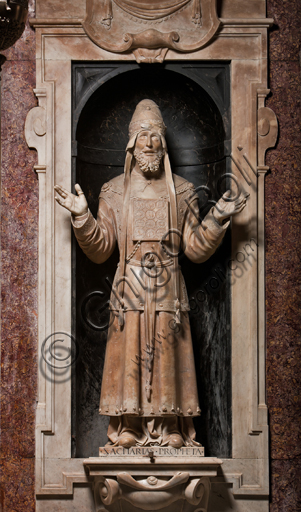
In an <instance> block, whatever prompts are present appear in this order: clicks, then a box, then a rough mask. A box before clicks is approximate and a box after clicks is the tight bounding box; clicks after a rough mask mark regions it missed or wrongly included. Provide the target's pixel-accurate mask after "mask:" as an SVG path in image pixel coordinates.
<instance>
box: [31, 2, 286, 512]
mask: <svg viewBox="0 0 301 512" xmlns="http://www.w3.org/2000/svg"><path fill="white" fill-rule="evenodd" d="M40 1H41V0H38V2H40ZM42 1H43V0H42ZM57 1H58V4H59V0H57ZM53 3H54V0H53ZM184 14H185V11H183V12H182V13H179V16H180V15H181V16H182V17H183V19H184ZM254 15H255V14H254ZM73 16H74V15H73ZM114 16H115V14H114ZM175 20H176V16H174V17H172V18H170V20H168V23H169V26H170V27H171V28H170V29H169V28H168V29H166V30H163V28H162V26H164V25H162V24H160V25H159V24H158V25H155V28H156V30H157V31H158V32H159V30H158V27H159V28H160V30H162V33H163V34H167V33H170V32H172V31H173V28H172V23H174V22H175ZM115 21H116V18H114V20H113V22H114V23H115ZM220 22H221V25H220V29H219V30H217V31H216V32H215V34H214V36H213V38H212V39H210V41H209V43H210V44H207V45H205V46H202V48H201V50H200V51H198V53H184V52H182V53H180V51H179V50H176V51H173V50H171V51H169V48H163V47H162V46H160V47H159V48H152V49H148V48H142V49H141V48H136V49H133V50H132V51H133V54H134V57H135V58H136V59H137V60H138V59H140V60H139V62H162V61H164V59H165V58H166V57H167V58H168V59H169V63H172V62H173V61H178V60H182V61H185V62H186V63H187V65H188V66H190V65H191V63H192V62H193V61H195V60H196V59H197V60H203V61H206V60H208V61H209V60H225V61H232V62H231V96H232V105H233V108H232V137H233V148H234V149H235V150H236V146H235V144H236V143H237V145H238V144H242V145H243V147H244V153H245V154H246V155H247V157H248V159H249V161H250V162H251V164H252V166H253V167H254V169H256V167H257V169H256V170H257V173H255V174H253V173H252V171H250V173H249V174H250V177H251V185H250V189H249V190H250V191H251V194H250V195H251V196H252V197H251V198H250V200H249V201H248V206H247V208H246V211H245V212H244V213H243V217H242V220H241V224H238V226H235V225H234V226H233V230H234V232H235V236H236V235H237V240H238V241H237V245H236V246H235V251H237V250H241V249H243V247H244V245H245V243H246V241H249V237H254V239H256V242H257V244H258V248H255V251H254V255H255V259H256V262H255V263H254V265H253V266H252V268H250V269H248V271H247V272H245V274H244V275H243V276H242V277H241V278H240V279H239V280H237V282H236V284H235V286H233V289H232V308H233V311H234V309H235V316H236V320H235V318H234V315H233V318H232V324H233V325H232V334H233V359H232V366H233V378H234V381H235V382H233V388H232V396H233V400H234V401H235V407H234V408H233V416H232V418H233V423H232V424H233V440H232V442H233V458H232V459H231V460H229V459H224V460H223V466H222V475H221V474H220V472H219V476H218V477H217V476H213V477H212V489H216V490H217V493H221V492H228V493H229V495H230V496H231V508H233V510H234V511H235V512H242V511H244V510H249V511H250V512H255V511H256V512H257V511H258V510H260V512H267V511H268V502H267V500H266V496H267V495H268V493H269V485H268V456H267V454H268V427H267V408H266V405H265V382H264V377H265V311H264V307H265V306H264V286H265V275H264V175H265V174H266V172H267V171H268V167H267V166H265V164H264V161H265V153H266V151H267V149H268V148H269V147H272V146H273V145H274V144H275V142H276V136H277V135H276V128H277V121H276V119H275V115H274V114H273V113H271V112H272V111H271V110H270V109H269V108H267V107H265V103H264V100H265V97H266V95H267V94H268V89H267V88H266V87H267V58H266V57H267V46H266V39H267V38H266V35H267V28H268V27H269V26H270V25H271V23H272V20H270V19H257V18H252V19H251V18H250V19H245V18H241V19H230V18H229V19H221V20H220ZM30 23H31V25H32V26H33V27H34V28H36V29H37V61H36V62H37V89H36V90H35V93H36V96H37V98H38V106H37V107H35V108H34V109H33V110H32V111H30V112H29V114H28V117H27V121H26V125H25V134H26V140H27V142H28V145H29V146H30V147H33V148H36V149H37V151H38V164H37V165H35V167H34V169H35V171H36V172H37V173H38V175H39V201H40V203H39V209H40V213H39V348H38V357H39V377H38V378H39V384H38V387H39V391H38V405H37V420H36V425H37V435H36V486H37V487H36V489H37V495H39V496H43V499H42V500H40V502H39V507H40V508H39V512H41V511H42V510H43V505H44V504H45V507H46V506H47V509H49V507H50V508H51V503H52V500H53V502H55V500H56V499H58V498H57V497H59V496H60V497H65V496H66V497H67V496H68V497H69V498H70V499H72V495H73V493H74V496H76V493H77V492H80V490H82V489H83V487H84V486H86V487H88V486H89V485H90V484H91V477H88V476H87V475H86V474H85V471H84V466H83V462H84V461H83V459H72V458H71V448H70V444H71V443H70V438H71V432H70V428H69V423H68V422H69V420H70V417H71V386H70V382H63V383H60V382H59V380H58V376H57V375H55V373H54V372H50V371H49V369H48V368H45V367H44V366H42V365H41V363H40V349H41V344H42V342H43V340H44V339H45V338H46V336H48V335H49V334H50V333H51V332H54V331H55V330H61V329H64V330H66V331H68V332H70V331H71V313H70V311H71V306H70V302H71V301H70V294H71V287H70V282H69V281H70V261H71V256H70V254H71V250H70V247H71V240H70V222H69V218H68V216H67V214H66V213H64V212H61V211H59V210H57V209H56V207H55V206H54V200H53V185H54V183H55V182H56V181H57V180H59V182H61V183H62V185H63V186H65V187H70V179H71V146H72V140H73V138H72V134H71V107H70V105H71V97H70V95H71V62H72V61H80V60H84V61H90V62H92V61H107V63H108V68H110V66H111V65H112V61H114V60H115V61H117V60H124V61H127V62H128V61H133V55H132V54H131V53H129V52H130V51H131V50H128V51H127V52H125V53H122V54H118V53H116V54H114V53H107V51H104V50H103V49H102V48H101V47H100V46H98V45H96V44H93V43H92V42H91V41H90V40H89V38H88V36H87V35H86V34H85V32H84V30H83V28H82V20H80V19H77V18H58V19H54V18H53V19H50V18H49V19H45V18H40V19H35V20H30ZM189 23H191V21H190V20H189ZM133 26H134V27H135V30H132V29H129V28H126V30H125V31H124V33H127V32H129V33H131V34H134V36H135V37H136V34H142V33H143V29H144V28H150V29H154V25H152V26H150V27H148V25H144V24H142V25H138V24H136V23H135V24H134V22H133ZM191 26H192V28H193V29H195V27H194V26H193V24H191ZM141 27H143V29H142V28H141ZM104 30H105V31H106V32H105V34H106V37H107V36H108V33H109V30H107V29H104ZM110 30H113V25H112V28H111V29H110ZM174 31H175V32H177V29H174ZM122 34H123V33H122ZM179 34H180V32H179ZM180 36H181V34H180ZM139 37H140V36H139ZM238 37H239V40H238V39H237V38H238ZM238 43H239V44H238ZM172 44H174V43H172ZM110 51H111V50H110ZM134 64H135V65H136V63H135V61H134ZM239 77H245V79H244V80H242V79H240V78H239ZM46 91H47V95H46ZM87 94H88V92H87ZM89 94H90V92H89ZM214 101H217V99H216V98H215V99H214ZM234 146H235V147H234ZM237 155H238V157H239V156H240V155H241V159H242V153H237ZM242 161H243V160H242ZM246 165H247V163H246V162H244V166H246ZM233 173H234V174H235V175H236V177H237V179H238V180H239V183H242V184H243V185H246V184H245V182H244V179H243V177H242V176H241V175H240V173H239V171H238V170H237V169H235V168H234V166H233ZM242 228H243V229H242ZM235 229H237V231H235ZM247 237H248V238H247ZM62 247H64V250H63V251H62V250H61V248H62ZM256 251H257V252H256ZM242 295H243V296H244V298H245V300H244V301H242V300H241V297H242ZM241 315H244V320H243V322H240V323H239V318H240V316H241ZM242 323H243V324H244V325H243V326H241V325H240V324H242ZM62 396H63V397H64V400H62V399H61V398H60V397H62ZM236 404H237V405H236ZM155 464H157V462H156V463H155ZM186 470H187V471H188V472H189V474H190V478H201V477H200V476H198V477H197V476H195V475H194V474H192V472H193V471H194V469H193V468H192V467H191V466H190V467H189V468H188V469H187V468H186V469H185V471H186ZM124 471H126V472H127V473H129V474H131V472H130V471H129V470H128V469H124ZM152 471H153V467H152ZM101 476H104V475H101ZM131 476H133V477H134V478H136V476H135V475H132V474H131ZM168 476H169V478H171V476H172V475H168ZM107 478H111V479H113V480H114V479H115V477H112V476H107ZM116 481H117V479H116ZM73 484H80V486H77V485H75V492H74V488H73ZM118 485H120V483H118ZM225 489H226V490H227V491H225ZM236 496H239V499H235V497H236ZM261 497H264V499H261ZM100 499H101V498H100ZM67 501H69V500H65V502H66V503H67ZM60 503H63V500H62V501H61V502H60ZM58 506H61V505H53V508H55V507H58ZM128 506H130V505H128ZM223 506H224V505H221V507H220V508H223ZM68 507H70V505H68ZM72 507H73V509H74V511H75V512H76V511H78V510H80V508H77V503H76V501H74V503H73V504H72ZM100 507H101V508H100V510H102V511H105V508H106V507H105V505H104V504H103V502H101V504H100ZM229 509H230V506H229ZM61 510H62V512H63V510H65V508H61ZM66 510H67V506H66Z"/></svg>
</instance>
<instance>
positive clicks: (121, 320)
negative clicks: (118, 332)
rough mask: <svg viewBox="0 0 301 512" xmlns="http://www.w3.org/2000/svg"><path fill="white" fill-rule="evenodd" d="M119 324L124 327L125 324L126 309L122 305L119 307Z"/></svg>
mask: <svg viewBox="0 0 301 512" xmlns="http://www.w3.org/2000/svg"><path fill="white" fill-rule="evenodd" d="M118 325H119V326H120V327H123V325H124V309H123V307H122V306H121V307H120V308H119V312H118Z"/></svg>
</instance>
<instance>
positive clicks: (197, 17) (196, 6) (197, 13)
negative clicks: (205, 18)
mask: <svg viewBox="0 0 301 512" xmlns="http://www.w3.org/2000/svg"><path fill="white" fill-rule="evenodd" d="M192 21H193V23H195V24H196V25H197V26H198V27H201V26H202V12H201V2H200V0H193V4H192Z"/></svg>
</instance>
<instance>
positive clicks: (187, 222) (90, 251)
mask: <svg viewBox="0 0 301 512" xmlns="http://www.w3.org/2000/svg"><path fill="white" fill-rule="evenodd" d="M165 131H166V127H165V125H164V122H163V119H162V115H161V112H160V110H159V108H158V106H157V105H156V104H155V103H154V102H153V101H151V100H148V99H146V100H143V101H141V102H140V103H139V104H138V105H137V107H136V110H135V112H134V115H133V118H132V120H131V123H130V125H129V142H128V145H127V148H126V159H125V168H124V174H122V175H120V176H117V177H116V178H114V179H112V180H111V181H109V182H108V183H105V184H104V185H103V187H102V189H101V192H100V196H99V207H98V214H97V219H94V217H93V216H92V214H91V213H90V211H89V209H88V204H87V200H86V198H85V195H84V193H83V191H82V190H81V187H80V185H78V184H77V185H75V190H76V192H77V195H74V194H71V193H70V192H68V191H67V190H65V189H64V188H63V187H61V186H58V185H57V186H55V190H56V193H57V195H56V197H55V199H56V201H57V202H58V203H59V204H60V205H62V206H63V207H65V208H66V209H67V210H69V211H70V212H71V214H72V217H71V220H72V225H73V229H74V233H75V236H76V238H77V241H78V243H79V245H80V247H81V248H82V250H83V251H84V253H85V254H86V255H87V256H88V258H90V259H91V260H92V261H93V262H95V263H103V262H104V261H106V260H107V259H108V258H109V257H110V255H111V254H112V252H113V250H114V248H115V246H116V244H118V247H119V251H120V262H119V265H118V268H117V272H116V275H115V278H114V283H113V288H112V293H111V299H110V308H111V312H110V314H111V322H110V327H109V330H108V339H107V348H106V356H105V364H104V371H103V379H102V389H101V397H100V409H99V412H100V414H103V415H108V416H110V424H109V428H108V438H109V443H110V444H112V445H116V446H123V447H125V448H129V447H131V446H151V445H159V446H171V447H174V448H180V447H182V446H194V445H198V443H197V442H196V441H195V430H194V426H193V421H192V418H193V417H195V416H197V415H199V414H200V408H199V404H198V393H197V385H196V374H195V365H194V357H193V349H192V340H191V332H190V325H189V318H188V311H189V303H188V297H187V292H186V288H185V283H184V280H183V276H182V274H181V270H180V268H179V265H178V252H179V250H180V248H182V249H183V251H184V253H185V254H186V256H187V257H188V258H189V259H190V260H191V261H193V262H195V263H202V262H204V261H206V260H207V259H208V258H209V257H210V256H211V255H212V254H213V253H214V252H215V250H216V249H217V247H218V246H219V244H220V243H221V241H222V239H223V236H224V234H225V232H226V230H227V228H228V226H229V223H230V217H231V216H233V215H236V214H238V213H239V212H241V211H242V210H243V208H244V207H245V205H246V198H245V197H243V196H239V197H238V198H237V199H236V200H232V198H231V192H230V191H227V192H226V193H225V194H224V195H223V196H222V198H221V199H220V200H219V201H218V202H217V204H216V205H215V206H214V207H213V208H211V210H210V211H209V213H208V214H207V215H206V217H205V219H204V220H203V221H202V222H201V223H200V222H199V215H198V201H197V194H196V192H195V189H194V186H193V185H192V184H191V183H189V182H188V181H186V180H185V179H183V178H181V177H180V176H177V175H175V174H172V172H171V167H170V161H169V157H168V151H167V145H166V140H165ZM100 271H101V270H100Z"/></svg>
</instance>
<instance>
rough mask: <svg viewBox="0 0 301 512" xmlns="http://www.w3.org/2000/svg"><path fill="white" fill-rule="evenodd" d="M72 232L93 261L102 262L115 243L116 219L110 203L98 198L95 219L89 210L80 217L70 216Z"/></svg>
mask: <svg viewBox="0 0 301 512" xmlns="http://www.w3.org/2000/svg"><path fill="white" fill-rule="evenodd" d="M71 221H72V226H73V230H74V234H75V236H76V239H77V241H78V243H79V246H80V247H81V249H82V250H83V251H84V253H85V254H86V256H88V258H89V259H90V260H91V261H93V262H94V263H103V262H104V261H106V260H107V259H108V258H109V257H110V256H111V254H112V252H113V251H114V248H115V245H116V240H117V237H116V220H115V215H114V212H113V210H112V208H111V207H110V205H109V204H108V203H107V202H106V201H105V200H104V199H103V198H100V200H99V205H98V212H97V219H94V217H93V215H92V213H91V212H90V210H89V211H88V213H86V214H85V215H82V216H80V217H74V216H72V217H71Z"/></svg>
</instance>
